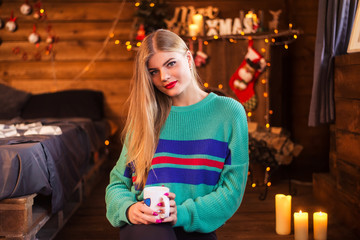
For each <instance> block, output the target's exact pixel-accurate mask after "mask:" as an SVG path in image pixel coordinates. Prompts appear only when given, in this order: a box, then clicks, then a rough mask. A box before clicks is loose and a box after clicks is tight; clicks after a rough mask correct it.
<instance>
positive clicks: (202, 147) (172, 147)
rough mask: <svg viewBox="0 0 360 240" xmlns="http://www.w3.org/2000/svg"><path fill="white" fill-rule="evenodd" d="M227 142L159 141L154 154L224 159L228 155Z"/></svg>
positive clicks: (210, 140) (208, 140) (209, 140)
mask: <svg viewBox="0 0 360 240" xmlns="http://www.w3.org/2000/svg"><path fill="white" fill-rule="evenodd" d="M228 151H229V148H228V144H227V142H221V141H218V140H214V139H203V140H189V141H176V140H164V139H160V140H159V144H158V147H157V149H156V153H161V152H168V153H174V154H183V155H192V154H207V155H210V156H215V157H220V158H225V157H226V156H227V155H228Z"/></svg>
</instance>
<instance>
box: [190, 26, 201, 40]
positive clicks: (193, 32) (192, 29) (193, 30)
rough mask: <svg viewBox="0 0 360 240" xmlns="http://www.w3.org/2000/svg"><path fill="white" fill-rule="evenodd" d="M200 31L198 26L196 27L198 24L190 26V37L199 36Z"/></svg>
mask: <svg viewBox="0 0 360 240" xmlns="http://www.w3.org/2000/svg"><path fill="white" fill-rule="evenodd" d="M198 31H199V28H198V25H196V24H190V25H189V35H190V37H195V36H197V34H198Z"/></svg>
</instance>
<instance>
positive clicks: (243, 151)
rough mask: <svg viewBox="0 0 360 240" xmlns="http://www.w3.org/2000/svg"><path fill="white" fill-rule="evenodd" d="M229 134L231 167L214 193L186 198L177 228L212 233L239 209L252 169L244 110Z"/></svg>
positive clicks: (224, 172) (225, 171) (225, 168)
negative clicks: (249, 171)
mask: <svg viewBox="0 0 360 240" xmlns="http://www.w3.org/2000/svg"><path fill="white" fill-rule="evenodd" d="M230 131H231V134H230V140H229V149H230V154H229V156H227V158H229V157H230V158H231V164H226V165H224V168H223V170H222V172H221V175H220V179H219V182H218V184H217V185H216V188H215V190H214V191H213V192H211V193H210V194H208V195H205V196H202V197H198V198H196V199H187V200H186V201H185V202H183V203H182V204H181V205H178V206H177V211H178V216H177V217H178V220H177V223H176V225H175V226H182V227H184V230H185V231H187V232H193V231H197V232H205V233H206V232H211V231H214V230H216V229H217V228H219V227H220V226H222V225H223V224H224V223H225V222H226V221H227V220H228V219H229V218H230V217H231V216H232V215H233V214H234V213H235V212H236V210H237V209H238V208H239V206H240V203H241V201H242V198H243V195H244V192H245V187H246V181H247V173H248V166H249V153H248V129H247V120H246V115H245V111H244V109H243V108H242V107H241V108H239V110H238V111H237V114H236V115H235V117H234V119H233V123H232V129H230ZM229 160H230V159H226V161H229Z"/></svg>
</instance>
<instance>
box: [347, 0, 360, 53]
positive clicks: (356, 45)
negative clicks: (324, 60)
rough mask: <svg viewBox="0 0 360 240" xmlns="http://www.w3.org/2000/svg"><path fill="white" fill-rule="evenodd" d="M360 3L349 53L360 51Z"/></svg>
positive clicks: (352, 31)
mask: <svg viewBox="0 0 360 240" xmlns="http://www.w3.org/2000/svg"><path fill="white" fill-rule="evenodd" d="M359 5H360V4H358V6H357V9H356V14H355V19H354V23H353V26H352V30H351V35H350V40H349V44H348V49H347V52H348V53H353V52H360V6H359Z"/></svg>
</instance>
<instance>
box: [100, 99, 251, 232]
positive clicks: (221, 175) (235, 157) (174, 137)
mask: <svg viewBox="0 0 360 240" xmlns="http://www.w3.org/2000/svg"><path fill="white" fill-rule="evenodd" d="M126 153H127V149H126V147H124V148H123V150H122V152H121V155H120V158H119V160H118V162H117V164H116V166H115V167H114V168H113V170H112V171H111V173H110V184H109V185H108V186H107V188H106V196H105V200H106V206H107V218H108V220H109V221H110V223H111V224H112V225H113V226H117V227H118V226H122V225H124V224H130V223H129V221H128V219H127V217H126V210H127V208H128V207H129V206H130V205H132V204H133V203H135V202H137V201H141V200H143V194H142V191H139V190H138V189H137V188H136V187H135V186H134V185H133V180H134V177H135V176H134V174H133V172H132V170H131V168H130V167H129V166H126ZM248 163H249V155H248V130H247V121H246V114H245V111H244V108H243V107H242V105H241V104H240V103H239V102H237V101H235V100H233V99H231V98H227V97H220V96H217V95H216V94H214V93H210V94H209V95H208V96H207V97H206V98H204V99H203V100H202V101H200V102H198V103H196V104H193V105H190V106H185V107H177V106H172V108H171V111H170V114H169V116H168V118H167V120H166V123H165V125H164V126H163V128H162V130H161V134H160V140H159V144H158V146H157V149H156V153H155V155H154V158H153V160H152V169H151V170H150V173H149V176H148V178H147V182H146V186H161V185H165V186H166V187H168V188H170V191H171V192H174V193H175V194H176V198H175V201H176V204H177V223H176V225H175V227H183V228H184V230H185V231H188V232H194V231H196V232H204V233H207V232H211V231H214V230H216V229H217V228H219V227H220V226H221V225H223V224H224V223H225V222H226V221H227V220H228V219H229V218H230V217H231V216H232V215H233V214H234V213H235V211H236V210H237V209H238V207H239V206H240V203H241V201H242V198H243V195H244V191H245V185H246V180H247V173H248Z"/></svg>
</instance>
